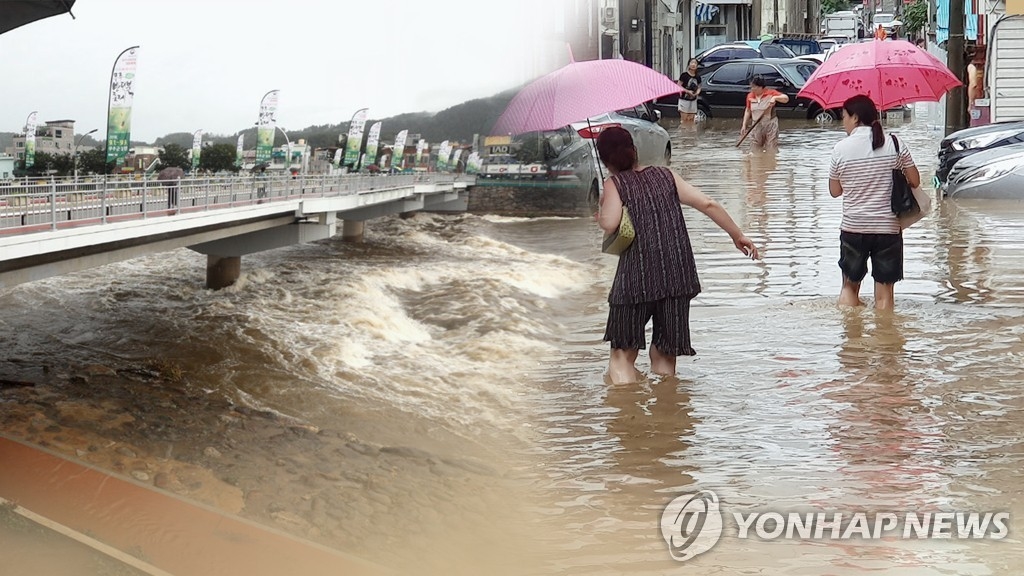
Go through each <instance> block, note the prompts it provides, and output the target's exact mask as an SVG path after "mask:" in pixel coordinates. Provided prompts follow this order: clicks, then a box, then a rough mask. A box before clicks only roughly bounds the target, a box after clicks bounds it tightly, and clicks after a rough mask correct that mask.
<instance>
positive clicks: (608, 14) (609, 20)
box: [601, 6, 619, 25]
mask: <svg viewBox="0 0 1024 576" xmlns="http://www.w3.org/2000/svg"><path fill="white" fill-rule="evenodd" d="M601 21H602V22H604V24H605V25H612V24H616V23H617V22H618V21H619V9H618V8H617V7H615V6H607V7H605V9H604V11H603V12H602V13H601Z"/></svg>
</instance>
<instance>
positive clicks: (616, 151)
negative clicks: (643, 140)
mask: <svg viewBox="0 0 1024 576" xmlns="http://www.w3.org/2000/svg"><path fill="white" fill-rule="evenodd" d="M597 154H598V156H600V157H601V162H604V165H605V166H607V167H609V168H611V169H613V170H615V171H617V172H625V171H626V170H630V169H632V168H633V167H634V166H636V146H635V145H634V144H633V136H631V135H630V133H629V131H628V130H626V129H625V128H621V127H619V126H612V127H611V128H605V129H604V130H601V134H600V135H598V137H597Z"/></svg>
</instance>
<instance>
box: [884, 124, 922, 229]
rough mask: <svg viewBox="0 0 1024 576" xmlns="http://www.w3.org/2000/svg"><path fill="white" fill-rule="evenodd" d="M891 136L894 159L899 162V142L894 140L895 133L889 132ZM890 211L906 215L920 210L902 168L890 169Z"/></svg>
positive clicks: (898, 214)
mask: <svg viewBox="0 0 1024 576" xmlns="http://www.w3.org/2000/svg"><path fill="white" fill-rule="evenodd" d="M890 136H891V137H892V143H893V145H894V146H896V161H897V162H899V157H900V143H899V140H896V135H895V134H890ZM891 208H892V213H893V214H895V215H897V216H906V215H908V214H911V213H913V212H914V211H915V210H920V209H921V207H920V206H918V204H917V199H916V198H914V191H913V190H911V189H910V184H909V183H908V182H907V177H906V176H904V175H903V170H899V169H897V168H893V169H892V202H891Z"/></svg>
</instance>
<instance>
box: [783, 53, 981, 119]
mask: <svg viewBox="0 0 1024 576" xmlns="http://www.w3.org/2000/svg"><path fill="white" fill-rule="evenodd" d="M961 84H962V83H961V82H960V80H958V79H957V77H956V76H955V75H954V74H953V73H952V72H950V71H949V68H947V67H946V65H945V64H943V63H942V61H941V60H939V59H938V58H936V57H935V56H932V55H931V54H929V53H928V52H926V51H924V50H921V49H919V48H917V47H916V46H914V45H913V44H911V43H910V42H907V41H906V40H887V41H882V40H874V41H871V42H860V43H856V44H848V45H846V46H843V47H842V48H840V49H839V50H837V51H836V52H835V54H833V55H832V56H831V57H829V59H828V60H825V63H824V64H822V65H821V66H819V67H818V69H817V70H815V71H814V74H812V75H811V77H810V78H809V79H808V80H807V84H805V85H804V87H803V89H801V90H800V93H799V96H805V97H807V98H811V99H813V100H816V101H817V102H818V103H820V104H821V106H822V107H823V108H825V109H826V110H827V109H829V108H837V107H839V106H842V105H843V102H845V101H846V99H847V98H850V97H851V96H856V95H858V94H863V95H865V96H867V97H868V98H871V100H872V101H873V102H874V103H875V104H876V105H877V106H878V108H879V109H880V110H888V109H890V108H895V107H896V106H900V105H903V104H906V103H908V102H937V101H938V100H939V98H941V97H942V95H943V94H945V93H946V92H948V91H949V90H951V89H952V88H955V87H956V86H960V85H961Z"/></svg>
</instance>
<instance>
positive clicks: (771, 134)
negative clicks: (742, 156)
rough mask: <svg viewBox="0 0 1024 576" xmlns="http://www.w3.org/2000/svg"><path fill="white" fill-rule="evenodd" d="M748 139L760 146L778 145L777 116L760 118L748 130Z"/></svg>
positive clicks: (773, 146)
mask: <svg viewBox="0 0 1024 576" xmlns="http://www.w3.org/2000/svg"><path fill="white" fill-rule="evenodd" d="M750 141H751V143H752V144H753V145H754V146H759V147H761V148H778V147H779V118H778V117H775V118H769V119H766V120H761V121H760V122H758V123H757V126H754V129H753V130H752V131H751V132H750Z"/></svg>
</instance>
